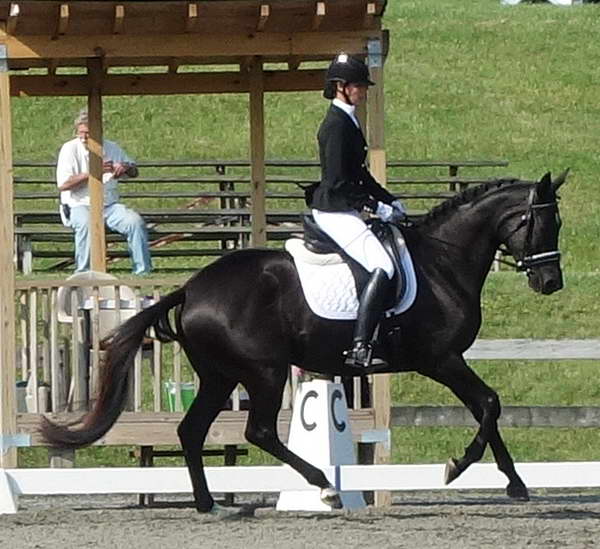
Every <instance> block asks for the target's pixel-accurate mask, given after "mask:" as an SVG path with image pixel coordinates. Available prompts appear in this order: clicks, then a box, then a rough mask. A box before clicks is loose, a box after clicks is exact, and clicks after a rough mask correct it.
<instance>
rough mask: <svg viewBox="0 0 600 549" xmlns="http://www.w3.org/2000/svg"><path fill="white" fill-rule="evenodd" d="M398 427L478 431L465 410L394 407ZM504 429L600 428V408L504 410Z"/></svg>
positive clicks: (548, 407)
mask: <svg viewBox="0 0 600 549" xmlns="http://www.w3.org/2000/svg"><path fill="white" fill-rule="evenodd" d="M391 413H392V421H391V424H392V425H393V426H395V427H413V426H418V427H475V426H476V425H477V422H476V421H475V420H474V419H473V416H472V414H471V412H470V411H469V410H468V409H467V408H465V407H464V406H394V407H393V408H392V410H391ZM499 424H500V426H502V427H521V428H522V427H561V428H574V427H594V428H598V427H600V407H599V406H503V407H502V415H501V416H500V419H499Z"/></svg>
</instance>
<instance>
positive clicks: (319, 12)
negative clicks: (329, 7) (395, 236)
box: [311, 2, 326, 31]
mask: <svg viewBox="0 0 600 549" xmlns="http://www.w3.org/2000/svg"><path fill="white" fill-rule="evenodd" d="M325 14H326V8H325V2H317V5H316V6H315V15H314V16H313V20H312V25H311V28H312V30H315V31H316V30H318V28H319V27H320V26H321V23H322V22H323V19H325Z"/></svg>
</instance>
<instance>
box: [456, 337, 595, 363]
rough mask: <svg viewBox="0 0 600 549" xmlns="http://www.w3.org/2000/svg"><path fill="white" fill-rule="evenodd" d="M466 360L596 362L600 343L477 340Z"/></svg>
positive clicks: (547, 340) (589, 340) (557, 340)
mask: <svg viewBox="0 0 600 549" xmlns="http://www.w3.org/2000/svg"><path fill="white" fill-rule="evenodd" d="M464 357H465V358H466V359H467V360H545V361H550V360H597V359H600V339H478V340H476V341H475V343H474V344H473V346H472V347H471V348H470V349H469V350H468V351H467V352H466V353H465V354H464Z"/></svg>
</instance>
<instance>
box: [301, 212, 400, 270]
mask: <svg viewBox="0 0 600 549" xmlns="http://www.w3.org/2000/svg"><path fill="white" fill-rule="evenodd" d="M312 214H313V217H314V219H315V221H316V223H317V225H318V226H319V227H320V228H321V229H322V230H323V231H325V232H326V233H327V234H328V235H329V236H330V237H331V238H332V239H333V240H334V241H335V243H336V244H337V245H338V246H339V247H340V248H342V249H343V250H344V251H345V252H346V253H347V254H348V255H349V256H350V257H352V258H353V259H355V260H356V261H358V262H359V263H360V264H361V265H362V266H363V267H364V268H365V269H367V271H369V272H370V273H372V272H373V271H374V270H375V269H377V268H380V269H383V270H384V271H385V272H386V274H387V275H388V278H389V279H390V280H391V279H392V278H393V276H394V265H393V263H392V260H391V259H390V256H389V255H388V254H387V252H386V251H385V249H384V247H383V245H382V244H381V242H379V240H377V237H376V236H375V235H374V234H373V233H372V232H371V229H369V227H367V224H366V223H365V222H364V221H363V220H362V219H361V217H360V214H359V213H358V212H323V211H320V210H313V211H312Z"/></svg>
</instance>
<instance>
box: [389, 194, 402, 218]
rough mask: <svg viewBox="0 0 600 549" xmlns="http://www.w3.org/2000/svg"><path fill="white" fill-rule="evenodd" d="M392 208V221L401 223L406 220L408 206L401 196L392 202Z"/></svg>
mask: <svg viewBox="0 0 600 549" xmlns="http://www.w3.org/2000/svg"><path fill="white" fill-rule="evenodd" d="M391 208H392V214H391V215H390V221H391V222H392V223H400V222H401V221H404V220H406V208H405V207H404V204H403V203H402V201H401V200H400V199H399V198H397V199H396V200H394V201H393V202H392V206H391Z"/></svg>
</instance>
